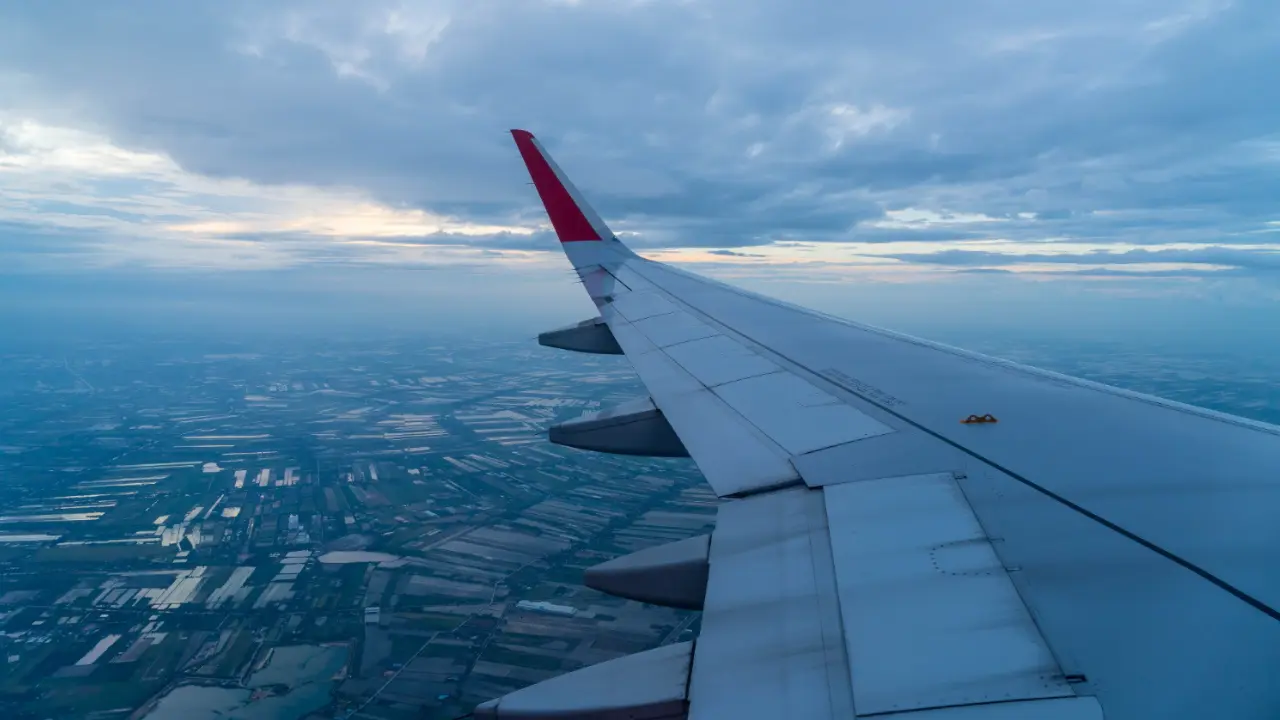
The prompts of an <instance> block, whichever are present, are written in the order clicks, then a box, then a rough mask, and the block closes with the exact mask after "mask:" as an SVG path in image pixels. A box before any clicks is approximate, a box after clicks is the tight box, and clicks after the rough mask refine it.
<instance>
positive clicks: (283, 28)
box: [0, 0, 1280, 335]
mask: <svg viewBox="0 0 1280 720" xmlns="http://www.w3.org/2000/svg"><path fill="white" fill-rule="evenodd" d="M1277 66H1280V9H1278V8H1277V7H1276V6H1275V4H1274V3H1272V2H1266V1H1258V2H1248V1H1244V0H1236V1H1234V2H1233V1H1231V0H1123V1H1122V0H1044V1H1043V2H1035V3H1007V2H1002V1H997V0H974V1H972V2H965V3H956V2H951V1H950V0H912V1H911V2H902V3H870V2H866V3H861V2H860V3H830V2H827V1H826V0H788V1H786V2H782V1H781V0H773V1H766V0H459V1H456V2H455V1H453V0H431V1H421V2H417V1H410V0H366V1H364V2H359V3H353V2H346V1H345V0H317V1H315V2H294V1H291V0H281V1H272V2H266V1H257V0H253V1H251V0H216V1H204V0H190V1H184V2H171V1H169V0H120V1H118V2H97V3H86V2H77V1H72V0H65V1H60V0H47V1H45V2H40V3H8V4H6V5H5V6H4V8H3V9H0V319H3V318H8V320H6V322H9V323H21V326H22V327H36V326H41V325H42V324H46V323H45V319H46V318H47V317H51V316H50V315H49V313H53V314H54V315H56V316H57V317H60V318H66V317H82V318H84V317H91V316H92V317H98V316H103V315H104V314H105V315H111V316H112V317H142V316H147V317H155V318H162V319H164V320H165V321H166V322H172V321H175V320H183V319H191V318H196V317H214V316H217V317H222V318H223V319H228V320H229V321H230V320H234V321H236V322H239V321H241V320H243V319H246V318H259V319H260V318H263V317H266V318H269V319H271V321H272V322H273V323H274V324H276V325H293V324H297V323H302V322H310V323H312V324H316V323H319V324H324V323H335V324H343V323H347V324H355V325H359V324H361V323H367V322H370V321H371V319H372V318H381V319H383V320H385V319H387V318H397V320H396V322H397V323H400V324H412V323H426V324H427V325H429V326H430V325H433V324H437V325H441V326H444V325H450V326H453V327H455V328H457V327H462V328H463V329H465V328H467V327H471V326H474V327H489V326H502V327H507V328H510V329H512V330H514V329H516V328H519V327H523V326H524V325H526V324H529V323H532V322H543V321H553V320H562V321H568V320H572V319H576V317H575V313H579V314H581V313H586V312H589V311H590V305H589V303H587V302H586V300H585V297H583V296H582V295H581V293H580V292H579V291H578V290H577V289H576V288H575V287H574V283H573V279H572V277H571V276H570V275H569V274H568V272H567V267H566V266H565V264H564V261H563V258H561V257H559V254H558V248H557V247H556V243H555V241H554V237H553V236H552V235H551V234H550V232H549V226H548V224H547V222H546V218H545V216H544V214H543V213H542V210H541V207H540V206H539V205H538V203H537V198H536V195H535V194H534V192H533V189H532V187H530V185H529V184H528V178H527V176H526V174H525V172H524V169H523V167H522V166H521V164H520V160H519V156H518V154H517V153H516V151H515V148H514V146H513V144H512V143H511V139H510V136H509V135H508V133H507V130H508V129H510V128H515V127H520V128H526V129H529V130H531V131H533V132H534V133H535V134H537V135H538V136H539V138H540V140H541V141H542V143H543V144H544V146H545V147H546V148H547V149H548V150H549V151H550V152H551V153H552V155H553V156H554V157H555V158H556V160H557V161H558V163H559V164H560V165H561V167H563V168H564V169H565V171H566V172H567V173H568V174H569V175H570V177H571V178H573V179H574V181H575V182H576V184H577V185H578V186H579V188H581V190H582V191H583V192H584V194H585V195H586V196H587V197H588V198H589V199H590V200H591V202H592V203H593V205H594V206H595V207H596V209H597V210H598V211H599V212H600V214H601V215H602V216H604V217H605V219H606V220H607V221H608V222H609V223H610V225H611V227H612V228H613V230H614V231H615V232H616V233H617V234H618V235H619V236H620V237H621V238H622V239H623V240H624V241H625V242H627V243H628V244H630V245H631V246H632V247H634V248H635V249H637V250H638V251H640V252H642V253H644V254H645V255H646V256H649V257H653V258H655V259H661V260H666V261H671V262H675V263H679V264H681V265H683V266H685V267H689V268H691V269H693V270H695V271H697V272H704V273H706V274H708V275H713V276H715V277H718V278H721V279H724V280H727V281H729V282H734V283H737V284H741V285H744V286H746V287H749V288H751V289H755V290H760V291H763V292H767V293H770V294H774V295H779V296H782V297H784V298H786V299H789V300H795V301H798V302H804V303H805V304H809V305H812V306H815V307H818V308H819V309H822V310H826V311H829V312H836V313H838V314H842V315H846V316H850V317H855V318H858V319H865V320H869V321H872V322H878V323H881V324H889V325H895V326H904V325H905V326H906V327H907V329H914V328H923V327H935V326H936V327H940V326H946V325H951V324H955V323H969V324H978V325H981V324H983V323H987V324H995V325H999V324H1001V323H1003V324H1005V325H1008V326H1018V327H1024V328H1026V327H1032V326H1042V325H1052V326H1054V327H1069V326H1072V325H1075V326H1081V327H1100V326H1106V327H1111V328H1113V329H1114V331H1115V332H1117V333H1124V332H1132V331H1134V330H1135V329H1137V328H1142V327H1147V326H1150V325H1151V324H1153V323H1154V324H1158V325H1161V326H1162V327H1166V328H1169V329H1171V330H1185V329H1186V328H1187V326H1188V323H1198V324H1200V325H1201V326H1203V327H1205V328H1206V329H1212V327H1211V326H1220V325H1222V324H1228V325H1232V326H1234V327H1236V329H1238V330H1239V331H1240V334H1242V335H1247V334H1249V333H1258V332H1265V331H1266V324H1267V322H1268V320H1269V319H1270V318H1271V317H1273V316H1274V313H1271V309H1272V308H1273V307H1274V303H1275V302H1276V301H1277V299H1280V282H1277V278H1280V253H1277V252H1276V249H1277V245H1276V240H1277V239H1278V238H1280V235H1278V234H1277V233H1280V209H1277V206H1276V205H1277V203H1276V200H1275V198H1277V197H1280V172H1278V171H1280V100H1277V99H1276V95H1275V92H1274V68H1275V67H1277ZM286 308H292V309H289V310H286ZM1269 313H1270V314H1269ZM1260 325H1261V326H1262V327H1260ZM1276 325H1278V326H1280V322H1277V323H1276ZM17 326H18V325H14V327H17ZM536 329H540V328H533V329H532V330H531V332H532V331H536ZM1274 329H1275V330H1280V327H1275V328H1274Z"/></svg>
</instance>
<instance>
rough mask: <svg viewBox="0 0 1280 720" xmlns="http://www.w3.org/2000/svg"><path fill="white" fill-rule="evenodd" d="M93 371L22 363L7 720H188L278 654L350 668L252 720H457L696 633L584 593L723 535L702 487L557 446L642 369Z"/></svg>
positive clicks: (241, 356)
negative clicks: (690, 541) (661, 547)
mask: <svg viewBox="0 0 1280 720" xmlns="http://www.w3.org/2000/svg"><path fill="white" fill-rule="evenodd" d="M86 358H94V359H92V360H90V359H83V360H79V361H76V362H73V363H72V367H73V368H74V369H75V373H74V374H71V373H68V372H67V371H66V369H65V368H62V367H61V365H62V363H61V361H59V362H56V363H55V362H52V361H50V360H48V359H44V358H41V357H39V356H30V357H21V358H13V357H9V358H6V359H5V362H6V363H9V364H10V365H13V364H15V363H16V364H17V365H18V366H19V367H20V370H21V372H19V373H18V377H19V379H20V380H22V381H24V382H26V383H28V385H29V387H28V389H27V390H25V391H24V392H21V393H18V394H17V395H15V396H14V399H15V402H14V411H15V412H14V413H12V414H13V415H15V416H17V417H23V416H24V415H25V422H24V423H23V424H22V425H21V427H18V426H17V425H16V424H15V425H14V426H12V427H10V428H8V429H7V430H6V434H5V436H4V439H3V441H2V442H0V446H2V447H0V473H2V476H3V478H4V482H3V483H0V660H3V670H2V671H0V714H3V715H4V716H5V717H14V718H23V717H32V718H36V717H50V716H81V715H84V716H87V715H88V714H90V713H99V714H98V715H96V717H101V718H106V717H121V718H123V717H129V716H131V715H132V716H134V717H138V718H142V717H150V718H152V719H153V720H157V719H158V720H165V715H164V713H166V712H168V710H167V708H168V707H170V706H171V705H173V703H169V702H168V701H166V700H165V698H167V697H169V696H170V695H171V694H172V693H175V692H183V688H185V687H189V686H191V685H192V684H198V685H201V686H205V687H206V688H214V687H216V688H219V692H222V691H225V692H227V693H234V692H242V691H245V692H247V689H248V688H250V687H251V686H254V683H255V682H256V681H254V680H253V679H252V678H254V677H256V675H255V673H261V672H262V667H263V665H264V663H266V662H267V659H268V658H270V657H275V658H276V660H275V661H274V662H275V666H278V665H279V663H280V662H281V660H280V659H279V658H281V657H289V656H290V655H289V654H288V653H283V654H282V653H274V655H273V651H275V650H280V649H282V648H308V647H315V648H330V649H331V648H335V647H340V648H342V649H343V650H342V652H343V653H344V656H345V658H346V660H345V663H344V664H343V667H342V669H341V671H340V672H336V673H334V674H333V677H332V678H329V679H327V680H326V683H330V684H328V685H326V687H329V691H328V692H326V693H322V694H319V695H316V696H314V697H312V696H311V695H303V694H299V693H301V692H302V691H301V690H298V691H296V692H295V693H294V694H292V695H291V694H290V690H289V688H290V685H289V683H288V682H284V683H273V684H272V685H271V687H272V688H273V689H272V690H271V692H265V691H263V690H261V689H260V688H259V689H256V690H254V692H253V694H252V695H248V694H246V695H245V697H244V699H243V702H244V703H246V705H245V706H244V707H245V708H247V709H246V710H245V712H250V711H251V710H253V709H254V708H259V707H260V708H261V709H262V712H266V710H267V709H268V708H273V709H272V710H271V711H272V712H279V711H280V710H279V707H277V706H274V705H271V703H279V702H284V701H285V700H287V699H289V698H290V697H292V698H294V702H295V703H301V702H302V700H301V699H300V698H304V697H305V698H306V699H307V702H308V703H311V704H313V705H316V706H315V707H310V706H308V707H307V708H305V710H306V712H315V713H319V714H320V716H322V717H323V716H333V717H344V716H353V717H364V718H379V717H384V718H393V717H403V716H405V714H406V713H416V716H418V717H442V718H444V717H454V716H456V715H458V714H461V713H462V712H465V711H467V710H469V709H470V708H471V707H472V706H473V705H474V704H476V703H478V702H481V701H483V700H486V699H489V698H491V697H494V696H496V695H500V694H503V693H506V692H509V691H511V690H514V689H517V688H519V687H521V686H523V685H526V684H528V683H531V682H536V681H538V680H541V679H545V678H547V677H550V676H552V675H556V674H559V673H561V672H565V671H568V670H572V669H576V668H578V667H581V666H583V665H586V664H591V663H595V662H599V661H601V660H606V659H610V658H613V657H617V656H619V655H623V654H627V653H630V652H634V651H636V650H639V649H645V648H648V647H653V646H656V645H658V644H660V643H663V642H673V641H675V640H677V639H687V638H688V637H689V636H690V634H691V633H693V632H694V631H695V630H696V625H695V622H696V615H693V614H689V613H682V612H679V611H674V610H670V609H665V608H657V607H648V606H644V605H642V604H639V603H634V602H629V601H624V600H620V599H617V598H612V597H608V596H604V595H602V594H600V593H597V592H595V591H592V590H589V589H586V588H585V587H583V586H582V574H581V573H582V570H583V569H584V568H586V567H588V566H590V565H593V564H595V563H597V562H600V561H602V560H605V559H608V558H610V557H614V556H616V555H618V554H622V553H625V552H631V551H633V550H636V549H639V548H642V547H646V546H648V545H653V544H658V543H661V542H667V541H669V540H672V539H679V538H681V537H687V536H690V535H695V534H700V533H703V532H706V531H707V529H708V528H709V527H710V523H711V522H712V518H713V513H714V505H715V503H714V498H713V497H712V496H711V494H710V492H709V491H708V490H707V489H706V488H705V486H704V484H703V483H702V481H701V478H700V476H699V474H698V473H697V471H696V469H695V468H694V467H693V466H692V464H691V463H689V462H688V461H678V460H658V459H655V460H648V459H643V458H620V457H613V456H604V455H596V454H591V453H584V452H580V451H575V450H570V449H565V448H560V447H556V446H552V445H549V444H547V443H546V440H545V429H546V427H547V426H548V425H549V424H551V423H552V422H555V421H559V420H564V419H567V418H570V417H573V416H576V415H578V414H580V413H582V412H584V411H588V410H593V409H598V408H599V407H601V406H602V405H608V404H611V403H615V402H620V401H623V400H625V399H630V398H631V397H633V396H634V395H635V394H637V393H638V392H640V388H639V386H638V384H637V383H636V381H635V379H634V377H633V375H632V374H631V372H630V369H629V366H627V365H626V363H625V361H623V360H620V359H616V358H603V359H601V358H577V357H572V356H571V357H567V358H566V357H565V356H564V355H563V354H560V353H551V352H548V351H542V350H541V349H538V348H536V347H532V348H530V347H525V346H523V345H515V346H511V345H508V346H500V347H493V346H476V347H468V346H459V345H451V346H448V347H443V346H442V347H425V348H424V347H420V346H417V345H413V344H407V345H406V346H404V347H401V348H397V349H395V351H392V350H387V349H385V348H380V349H379V350H378V351H376V352H375V351H368V350H365V349H363V348H361V347H359V346H352V347H349V348H335V347H333V346H326V347H325V349H324V351H323V352H319V351H316V350H314V349H310V348H297V349H296V350H292V351H278V352H273V353H272V354H271V355H256V354H251V353H243V352H209V351H208V349H205V348H199V347H195V348H192V347H169V346H165V347H157V348H152V349H151V350H150V352H149V353H148V351H146V349H145V348H137V347H130V348H123V347H118V348H97V349H95V350H94V351H93V353H88V352H86ZM89 383H91V384H92V386H91V388H90V386H89ZM68 438H70V439H68ZM291 652H292V651H291ZM275 666H273V667H275ZM272 672H273V673H274V672H277V670H272ZM313 685H314V683H310V682H308V683H306V686H307V687H308V688H311V687H312V686H313ZM301 686H302V684H299V686H298V687H301ZM207 691H208V692H213V691H212V690H207ZM308 692H310V690H308ZM236 697H239V696H236ZM259 698H265V699H261V700H260V699H259ZM321 700H323V702H321ZM237 702H240V700H237ZM257 702H264V703H267V704H265V705H261V706H259V705H254V703H257ZM298 707H301V705H299V706H298ZM103 713H105V714H103ZM246 716H247V717H253V715H252V714H251V713H250V714H248V715H246ZM264 717H265V716H264ZM184 720H196V718H192V717H188V718H184Z"/></svg>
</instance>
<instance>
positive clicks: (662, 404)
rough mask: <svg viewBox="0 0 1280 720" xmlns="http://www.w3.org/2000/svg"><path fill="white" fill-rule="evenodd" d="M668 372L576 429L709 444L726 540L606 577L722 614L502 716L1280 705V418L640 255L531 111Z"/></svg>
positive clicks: (605, 437)
mask: <svg viewBox="0 0 1280 720" xmlns="http://www.w3.org/2000/svg"><path fill="white" fill-rule="evenodd" d="M512 134H513V135H514V137H515V141H516V145H517V147H518V148H519V151H520V153H521V155H522V157H523V159H524V161H525V163H526V165H527V166H528V169H529V173H530V175H531V177H532V179H533V182H534V185H535V187H536V188H537V192H538V194H539V196H540V197H541V199H542V202H543V204H544V205H545V207H546V210H547V213H548V215H549V216H550V219H551V224H552V225H553V227H554V228H555V231H556V234H557V235H558V236H559V239H560V240H561V242H562V246H563V249H564V251H565V253H566V254H567V255H568V257H569V260H570V261H571V262H572V264H573V266H574V268H575V269H576V270H577V273H578V275H579V277H580V278H581V280H582V283H583V285H584V286H585V287H586V289H587V292H588V293H589V295H590V297H591V299H592V301H593V302H594V303H595V305H596V307H597V308H598V309H599V316H598V317H596V318H591V319H589V320H586V321H584V322H582V323H579V324H577V325H573V326H569V327H567V328H563V329H561V330H557V331H552V332H549V333H544V334H543V335H542V336H540V341H541V342H542V343H543V344H545V345H551V346H555V347H561V348H565V349H571V350H579V351H583V352H598V353H615V354H625V355H626V357H627V359H628V360H629V361H630V362H631V364H632V365H633V366H634V367H635V370H636V372H637V373H638V374H639V376H640V378H641V380H643V382H644V385H645V387H646V388H647V389H648V391H649V394H650V396H649V397H647V398H640V399H638V400H637V401H636V402H635V403H629V404H628V405H626V406H622V407H619V408H615V409H611V410H609V411H605V412H602V413H598V414H596V415H594V416H586V417H584V418H581V419H579V420H574V421H572V422H569V423H565V424H563V425H560V426H557V427H556V428H553V429H552V431H551V436H552V440H553V441H554V442H559V443H562V444H566V445H572V446H575V447H581V448H588V449H594V450H600V451H605V452H620V453H630V454H638V455H666V456H669V455H688V456H689V457H691V458H692V459H693V460H694V462H696V463H697V465H698V467H699V469H700V470H701V471H702V473H703V474H704V475H705V476H706V479H707V482H708V483H709V484H710V486H711V487H712V488H713V489H714V491H715V493H716V494H717V495H718V496H719V497H721V498H723V499H724V502H723V504H722V505H721V506H720V507H719V510H718V514H717V517H716V527H715V530H714V532H712V533H711V535H710V536H709V537H700V538H692V539H690V540H686V541H682V542H680V543H674V544H672V545H668V546H661V547H658V548H652V549H649V550H645V551H642V552H640V553H636V554H634V555H630V556H625V557H623V558H619V559H617V560H613V561H610V562H608V563H605V564H604V565H601V566H599V567H597V568H593V569H592V570H590V571H588V573H587V582H588V584H589V585H592V586H593V587H596V588H598V589H601V590H605V591H607V592H611V593H614V594H617V595H621V596H623V597H630V598H634V599H637V600H643V601H645V602H651V603H660V604H668V605H672V606H675V607H686V608H696V609H701V610H702V612H703V617H702V631H701V634H700V636H699V637H698V638H697V640H696V641H694V642H691V643H681V644H676V645H668V646H665V647H661V648H658V649H656V650H651V651H648V652H644V653H639V654H636V655H632V656H628V657H624V658H621V659H619V660H614V661H611V662H608V663H603V664H601V665H596V666H593V667H588V668H585V669H583V670H579V671H577V672H574V673H570V674H568V675H565V676H562V677H559V678H555V679H553V680H549V681H547V682H544V683H540V684H538V685H534V686H531V687H529V688H525V689H524V690H520V691H517V692H515V693H512V694H510V695H507V696H504V697H502V698H498V699H495V700H493V701H490V702H488V703H485V704H483V705H481V706H480V707H479V708H477V709H476V717H478V718H479V717H483V718H512V719H514V718H531V717H538V718H550V717H566V718H569V717H572V718H587V717H592V718H596V717H599V718H604V717H609V718H613V717H629V718H684V717H688V718H694V719H698V720H711V719H719V718H855V717H857V718H862V717H882V716H883V717H891V718H894V719H895V720H1003V719H1006V718H1053V719H1056V720H1084V719H1086V718H1087V719H1090V720H1092V719H1095V718H1103V717H1105V718H1108V720H1115V719H1118V718H1198V719H1199V718H1206V717H1224V718H1225V717H1230V718H1264V717H1265V718H1274V717H1277V716H1280V622H1277V621H1278V620H1280V612H1278V610H1277V608H1280V428H1277V427H1274V426H1270V425H1266V424H1263V423H1258V422H1252V421H1249V420H1244V419H1241V418H1237V417H1232V416H1229V415H1225V414H1222V413H1217V412H1211V411H1208V410H1202V409H1199V408H1195V407H1190V406H1187V405H1182V404H1179V403H1175V402H1169V401H1166V400H1161V399H1158V398H1154V397H1150V396H1146V395H1141V394H1138V393H1133V392H1127V391H1124V390H1119V389H1116V388H1112V387H1108V386H1105V385H1101V384H1098V383H1092V382H1086V381H1083V380H1078V379H1074V378H1070V377H1066V376H1063V375H1059V374H1056V373H1052V372H1046V371H1042V370H1037V369H1034V368H1030V367H1026V366H1023V365H1019V364H1016V363H1012V362H1006V361H1003V360H998V359H995V358H990V357H986V356H983V355H979V354H975V353H971V352H965V351H963V350H959V349H957V348H954V347H948V346H945V345H940V344H937V343H932V342H927V341H924V340H920V339H917V338H913V337H908V336H906V335H901V334H898V333H893V332H889V331H887V330H883V329H879V328H875V327H870V326H867V325H862V324H858V323H855V322H849V321H847V320H842V319H839V318H834V317H830V316H826V315H823V314H820V313H816V312H812V311H809V310H805V309H803V308H799V307H795V306H793V305H789V304H787V303H783V302H779V301H777V300H772V299H770V298H767V297H762V296H760V295H756V294H754V293H750V292H746V291H744V290H740V289H738V288H734V287H732V286H729V285H726V284H723V283H719V282H715V281H712V280H708V279H705V278H701V277H698V276H697V275H694V274H692V273H689V272H685V271H683V270H680V269H677V268H673V267H669V266H666V265H663V264H661V263H656V262H652V261H649V260H645V259H644V258H641V257H639V256H637V255H636V254H634V253H633V252H631V251H630V250H628V249H627V248H626V247H625V246H624V245H623V243H621V242H619V241H618V240H617V238H616V237H615V236H614V235H613V233H612V232H610V230H609V228H608V227H607V226H606V225H605V224H604V223H603V222H602V221H601V219H600V217H599V216H598V215H597V214H596V213H595V212H594V211H593V210H591V208H590V207H589V206H588V205H587V203H586V202H584V200H583V198H582V196H581V195H580V194H579V192H578V190H577V189H576V188H574V186H573V185H572V184H571V183H570V182H569V181H568V180H567V179H566V178H565V176H564V174H563V173H562V172H561V171H560V169H559V168H558V167H557V166H556V165H555V163H554V162H553V161H552V160H551V158H550V157H549V156H548V155H547V153H546V151H545V150H544V148H543V147H542V145H541V144H540V143H539V142H538V141H537V140H536V139H535V138H534V137H533V136H532V135H531V134H529V133H528V132H525V131H522V130H515V131H512Z"/></svg>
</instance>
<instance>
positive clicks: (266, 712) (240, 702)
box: [143, 645, 347, 720]
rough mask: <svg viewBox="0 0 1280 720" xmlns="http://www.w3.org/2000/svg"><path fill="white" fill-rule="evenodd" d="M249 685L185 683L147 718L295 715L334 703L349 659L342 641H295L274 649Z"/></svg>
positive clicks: (248, 719) (282, 719)
mask: <svg viewBox="0 0 1280 720" xmlns="http://www.w3.org/2000/svg"><path fill="white" fill-rule="evenodd" d="M270 652H271V655H270V657H269V658H268V660H267V662H266V664H265V665H264V666H263V667H261V668H260V669H258V670H256V671H255V672H254V673H253V674H251V675H250V676H249V682H248V684H247V685H248V686H247V687H244V688H224V687H207V686H201V685H182V686H179V687H177V688H175V689H174V690H173V691H171V692H170V693H169V694H167V695H165V696H164V697H163V698H161V699H160V701H159V702H158V703H156V705H155V707H153V708H152V709H151V711H150V712H149V713H147V714H146V715H145V716H143V717H144V718H145V720H231V719H234V720H294V719H295V718H299V717H302V716H304V715H306V714H307V713H310V712H314V711H316V710H319V709H321V708H323V707H324V706H326V705H328V704H329V701H330V697H331V691H332V689H333V685H334V682H333V680H334V676H335V675H336V674H337V673H338V671H340V670H341V669H342V668H343V666H344V665H346V662H347V647H346V646H341V645H333V646H320V645H293V646H288V647H278V648H275V649H274V650H271V651H270Z"/></svg>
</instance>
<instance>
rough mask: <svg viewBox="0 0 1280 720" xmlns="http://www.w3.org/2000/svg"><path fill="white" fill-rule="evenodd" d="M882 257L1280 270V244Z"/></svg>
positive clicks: (976, 263)
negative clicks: (1205, 266) (1269, 246)
mask: <svg viewBox="0 0 1280 720" xmlns="http://www.w3.org/2000/svg"><path fill="white" fill-rule="evenodd" d="M885 257H891V258H895V259H897V260H902V261H905V262H914V263H925V264H930V265H948V266H956V267H965V268H979V267H981V268H993V267H995V268H998V267H1002V266H1003V267H1007V266H1014V265H1029V264H1041V263H1050V264H1074V265H1121V266H1123V265H1157V264H1167V263H1177V264H1188V265H1212V266H1222V267H1230V268H1239V269H1245V270H1256V271H1267V272H1274V271H1277V270H1280V247H1278V248H1236V247H1222V246H1205V247H1197V248H1169V249H1155V250H1153V249H1148V248H1137V249H1133V250H1126V251H1124V252H1113V251H1109V250H1092V251H1089V252H1062V253H1011V252H988V251H982V250H942V251H939V252H933V253H894V254H888V255H886V256H885Z"/></svg>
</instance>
